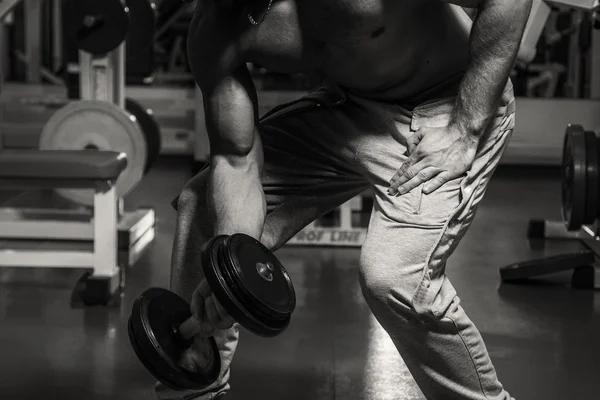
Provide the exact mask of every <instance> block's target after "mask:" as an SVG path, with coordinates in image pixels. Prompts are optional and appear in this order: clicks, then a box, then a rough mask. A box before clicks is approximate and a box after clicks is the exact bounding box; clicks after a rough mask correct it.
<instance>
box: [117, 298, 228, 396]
mask: <svg viewBox="0 0 600 400" xmlns="http://www.w3.org/2000/svg"><path fill="white" fill-rule="evenodd" d="M190 317H191V312H190V305H189V304H188V303H187V302H186V301H185V300H183V299H182V298H181V297H179V296H177V295H176V294H174V293H172V292H170V291H168V290H165V289H160V288H152V289H148V290H146V291H145V292H144V293H143V294H142V295H141V296H140V297H139V298H138V299H136V301H135V302H134V304H133V308H132V312H131V317H130V319H129V322H128V331H129V339H130V341H131V345H132V348H133V349H134V351H135V353H136V355H137V356H138V358H139V359H140V361H141V362H142V363H143V364H144V366H145V367H146V369H148V371H149V372H150V373H152V375H154V377H155V378H156V379H158V380H159V381H160V382H162V383H163V384H165V385H166V386H168V387H170V388H172V389H176V390H181V389H204V388H206V387H208V386H210V385H211V384H212V383H213V382H215V380H216V379H217V378H218V376H219V373H220V371H221V357H220V355H219V349H218V347H217V343H216V341H215V339H214V338H206V346H205V348H204V349H205V359H206V365H205V366H204V369H203V370H202V371H200V372H192V371H189V370H187V369H185V368H183V367H181V366H180V365H179V363H178V361H179V360H180V359H181V356H182V354H183V352H184V351H185V350H187V349H188V348H189V347H190V346H191V344H192V340H191V339H190V340H183V339H182V338H181V337H180V336H178V334H177V333H176V332H177V330H178V328H179V326H180V325H181V324H182V323H183V322H184V321H186V320H187V319H189V318H190Z"/></svg>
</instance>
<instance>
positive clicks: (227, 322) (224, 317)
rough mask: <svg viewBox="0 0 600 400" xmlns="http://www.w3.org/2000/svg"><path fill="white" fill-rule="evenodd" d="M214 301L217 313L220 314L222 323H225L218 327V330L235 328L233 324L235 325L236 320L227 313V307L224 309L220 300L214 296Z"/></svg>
mask: <svg viewBox="0 0 600 400" xmlns="http://www.w3.org/2000/svg"><path fill="white" fill-rule="evenodd" d="M212 299H213V302H214V303H215V308H216V309H217V312H218V313H219V316H220V317H221V321H222V322H223V323H222V325H220V326H218V327H217V328H219V329H229V328H231V327H232V326H233V324H235V320H234V319H233V317H232V316H231V315H229V313H228V312H227V310H226V309H225V307H223V306H222V305H221V303H220V302H219V300H218V299H217V298H216V297H215V296H214V295H213V296H212Z"/></svg>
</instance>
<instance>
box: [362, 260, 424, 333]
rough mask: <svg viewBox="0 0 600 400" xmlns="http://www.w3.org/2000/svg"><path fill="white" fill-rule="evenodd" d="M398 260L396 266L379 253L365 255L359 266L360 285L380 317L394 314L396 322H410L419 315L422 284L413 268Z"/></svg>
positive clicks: (369, 303) (365, 296) (385, 318)
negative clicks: (417, 305) (416, 296)
mask: <svg viewBox="0 0 600 400" xmlns="http://www.w3.org/2000/svg"><path fill="white" fill-rule="evenodd" d="M401 264H402V263H401V262H400V261H399V260H398V261H397V262H396V263H395V264H394V265H389V266H388V265H386V263H385V262H384V261H383V260H382V259H381V257H378V256H377V255H372V256H370V255H369V254H368V253H366V254H363V255H361V260H360V268H359V281H360V287H361V291H362V294H363V297H364V298H365V301H366V302H367V304H368V305H369V308H370V309H371V311H372V312H373V314H374V315H375V316H376V317H377V318H378V319H379V320H382V319H383V320H387V319H389V318H388V317H389V316H390V315H394V316H395V317H400V319H399V320H398V319H396V318H394V320H395V321H396V322H400V321H402V320H404V321H406V322H409V321H413V320H414V319H415V318H419V315H418V313H417V312H416V310H415V307H414V304H413V303H414V301H413V297H414V294H415V293H416V291H417V288H418V286H419V282H418V280H416V279H415V278H416V276H415V275H413V274H411V273H410V272H409V271H410V268H404V267H403V266H402V265H401Z"/></svg>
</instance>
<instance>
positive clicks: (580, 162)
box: [561, 125, 587, 231]
mask: <svg viewBox="0 0 600 400" xmlns="http://www.w3.org/2000/svg"><path fill="white" fill-rule="evenodd" d="M586 169H587V166H586V150H585V131H584V130H583V127H581V126H580V125H569V126H568V127H567V131H566V134H565V140H564V145H563V162H562V180H561V186H562V188H561V189H562V190H561V192H562V213H563V219H564V221H565V224H566V227H567V230H569V231H576V230H578V229H580V228H581V226H582V225H583V221H584V218H585V209H586V197H587V191H586V184H587V179H586Z"/></svg>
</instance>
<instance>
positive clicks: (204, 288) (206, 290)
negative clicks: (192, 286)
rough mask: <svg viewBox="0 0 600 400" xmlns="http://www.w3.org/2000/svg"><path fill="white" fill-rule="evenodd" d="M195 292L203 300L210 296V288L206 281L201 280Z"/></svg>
mask: <svg viewBox="0 0 600 400" xmlns="http://www.w3.org/2000/svg"><path fill="white" fill-rule="evenodd" d="M196 290H198V291H199V292H200V293H201V294H202V296H203V297H204V299H205V300H206V299H208V298H209V297H210V296H211V295H212V290H210V286H208V281H207V280H206V279H203V280H202V282H200V285H198V289H196Z"/></svg>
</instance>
